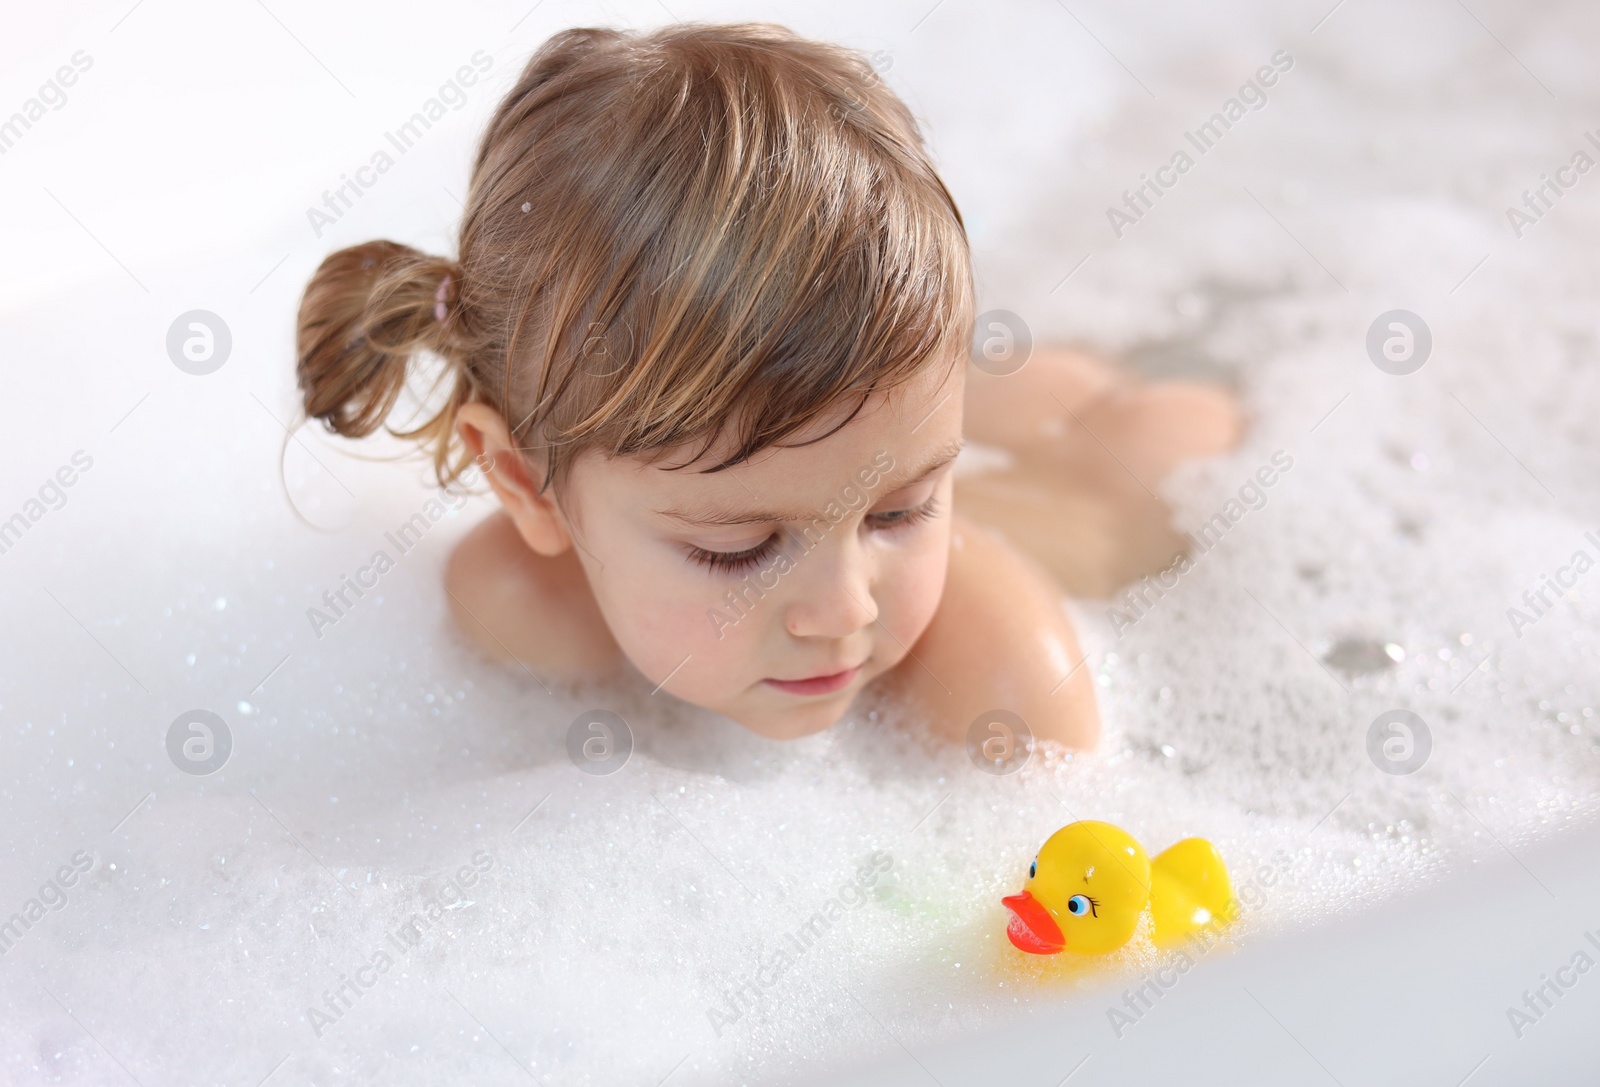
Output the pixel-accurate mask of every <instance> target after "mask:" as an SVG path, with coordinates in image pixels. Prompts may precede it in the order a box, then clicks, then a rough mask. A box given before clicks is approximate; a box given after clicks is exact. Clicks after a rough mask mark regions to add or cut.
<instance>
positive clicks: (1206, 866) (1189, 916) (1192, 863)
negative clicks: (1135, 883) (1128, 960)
mask: <svg viewBox="0 0 1600 1087" xmlns="http://www.w3.org/2000/svg"><path fill="white" fill-rule="evenodd" d="M1237 910H1238V902H1237V900H1236V899H1235V898H1234V896H1233V883H1232V881H1231V880H1229V878H1228V866H1227V865H1225V864H1223V863H1222V854H1221V853H1218V852H1217V847H1216V846H1214V845H1212V844H1211V843H1210V842H1208V841H1206V840H1205V839H1204V838H1185V839H1184V840H1183V841H1181V842H1178V843H1177V844H1176V845H1174V846H1172V847H1171V848H1169V849H1166V850H1163V851H1162V852H1160V853H1158V854H1157V855H1156V856H1155V857H1153V858H1151V861H1150V919H1151V920H1152V921H1153V922H1154V923H1155V934H1154V938H1155V942H1156V944H1157V946H1160V947H1172V946H1175V945H1177V944H1180V943H1182V942H1183V941H1184V940H1185V939H1186V938H1187V937H1188V936H1189V935H1190V934H1192V933H1194V932H1196V931H1198V930H1199V929H1202V928H1206V927H1212V926H1220V925H1223V924H1226V923H1227V922H1229V921H1231V920H1233V917H1234V914H1235V913H1236V912H1237Z"/></svg>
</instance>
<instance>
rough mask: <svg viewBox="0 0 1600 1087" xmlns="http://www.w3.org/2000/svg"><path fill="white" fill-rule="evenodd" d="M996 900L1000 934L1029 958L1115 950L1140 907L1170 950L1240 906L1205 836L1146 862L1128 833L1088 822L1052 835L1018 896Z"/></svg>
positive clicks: (1156, 936)
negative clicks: (1006, 913)
mask: <svg viewBox="0 0 1600 1087" xmlns="http://www.w3.org/2000/svg"><path fill="white" fill-rule="evenodd" d="M1000 901H1001V903H1002V904H1003V905H1004V906H1005V907H1006V908H1007V909H1008V910H1010V911H1011V923H1010V924H1009V925H1008V926H1007V927H1006V935H1007V936H1009V937H1010V938H1011V942H1012V943H1013V944H1015V945H1016V947H1017V948H1018V949H1019V950H1022V951H1026V952H1028V953H1029V954H1032V955H1054V954H1056V953H1057V952H1060V951H1073V952H1076V953H1078V954H1080V955H1103V954H1105V953H1106V952H1108V951H1115V950H1117V948H1119V947H1121V946H1122V945H1123V944H1125V943H1127V942H1128V940H1129V939H1131V938H1132V937H1133V934H1134V931H1135V929H1137V928H1138V926H1139V918H1140V916H1141V915H1142V914H1143V913H1144V910H1145V907H1146V906H1149V907H1150V919H1151V922H1152V929H1153V933H1152V936H1153V939H1154V940H1155V943H1156V946H1157V947H1174V946H1176V945H1178V944H1180V943H1182V942H1183V940H1184V938H1185V937H1187V936H1188V935H1189V934H1190V933H1192V932H1194V931H1196V930H1197V929H1200V928H1202V927H1204V926H1206V925H1209V924H1220V923H1226V922H1227V921H1230V920H1232V919H1233V916H1234V913H1235V911H1236V910H1237V909H1238V905H1237V903H1236V901H1235V899H1234V897H1233V885H1232V883H1231V882H1230V881H1229V879H1228V868H1227V866H1226V865H1224V864H1223V863H1222V855H1221V854H1219V853H1218V852H1217V847H1216V846H1214V845H1212V844H1211V843H1210V842H1208V841H1206V840H1205V839H1204V838H1185V839H1184V840H1183V841H1181V842H1179V843H1177V844H1176V845H1174V846H1172V847H1171V848H1169V849H1167V850H1165V851H1163V852H1161V853H1159V854H1157V855H1156V857H1155V859H1154V860H1151V859H1150V857H1149V855H1148V854H1146V853H1145V851H1144V847H1143V846H1141V845H1140V844H1139V843H1138V842H1136V841H1135V840H1134V839H1133V836H1132V835H1131V834H1129V833H1128V832H1127V831H1125V830H1123V829H1122V828H1121V827H1114V826H1112V825H1111V824H1110V823H1101V822H1098V821H1096V820H1092V819H1084V820H1080V821H1078V822H1076V823H1069V824H1067V825H1066V826H1064V827H1062V828H1061V829H1060V830H1058V831H1056V832H1055V833H1054V834H1052V835H1050V838H1049V840H1048V841H1046V842H1045V843H1044V845H1043V846H1041V847H1040V848H1039V853H1038V855H1037V856H1036V857H1034V859H1033V864H1032V866H1031V867H1029V869H1028V883H1027V886H1026V887H1025V888H1024V889H1023V891H1022V893H1021V894H1015V895H1011V896H1009V897H1007V898H1003V899H1001V900H1000Z"/></svg>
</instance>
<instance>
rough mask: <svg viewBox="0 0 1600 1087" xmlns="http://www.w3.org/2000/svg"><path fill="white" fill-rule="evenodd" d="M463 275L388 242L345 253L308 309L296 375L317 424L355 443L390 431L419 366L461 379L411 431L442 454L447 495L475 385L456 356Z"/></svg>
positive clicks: (321, 278)
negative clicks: (445, 368)
mask: <svg viewBox="0 0 1600 1087" xmlns="http://www.w3.org/2000/svg"><path fill="white" fill-rule="evenodd" d="M459 298H460V273H459V271H458V270H457V269H456V266H455V265H454V264H453V263H452V262H450V261H448V260H445V259H443V258H440V257H430V256H427V255H426V254H424V253H420V252H418V251H417V250H415V249H412V248H410V247H409V246H404V245H399V244H397V243H395V242H389V241H374V242H367V243H365V244H363V245H357V246H352V247H350V248H348V249H340V250H339V251H337V252H335V253H332V254H330V255H329V256H328V257H327V258H325V259H324V260H323V262H322V264H321V265H320V266H319V267H318V268H317V271H316V274H314V275H313V276H312V277H311V282H310V283H309V284H307V285H306V290H305V294H304V295H303V296H302V297H301V300H300V315H299V321H298V326H297V331H296V344H295V350H296V357H297V359H298V362H297V365H296V371H297V374H298V377H299V383H300V393H301V397H302V401H303V404H304V407H305V413H306V416H307V417H308V418H315V419H321V420H322V423H323V425H324V426H326V427H327V428H328V430H330V431H332V432H333V433H335V434H340V435H343V436H344V437H346V438H364V437H366V436H367V435H368V434H371V433H372V432H373V431H375V430H377V429H378V428H379V427H380V426H383V425H384V423H385V421H386V420H387V419H388V417H389V413H390V411H391V410H392V409H393V408H394V405H395V401H396V400H398V399H399V397H400V393H401V391H402V390H403V389H404V388H405V385H406V377H407V373H408V369H409V366H410V363H411V360H412V357H413V356H414V355H416V353H417V352H418V351H430V352H433V353H434V354H437V355H439V356H441V357H442V358H444V359H445V361H446V362H447V363H448V364H450V367H451V369H452V370H454V371H455V373H456V382H455V387H454V388H453V389H452V390H451V393H450V396H449V398H448V400H447V402H446V403H445V405H444V406H443V407H442V408H441V409H440V410H439V412H438V413H437V414H435V415H434V416H433V417H431V418H429V419H427V420H425V421H424V422H422V423H421V424H419V425H418V426H416V427H414V428H412V429H410V430H403V431H397V430H393V429H391V430H390V433H392V434H394V435H395V436H396V437H399V438H416V439H420V440H422V441H423V442H425V443H426V444H428V445H430V446H431V447H432V450H433V462H434V470H435V474H436V475H437V476H438V479H439V482H440V484H441V485H443V484H444V483H447V482H448V481H449V480H450V479H453V478H454V477H455V476H456V475H457V474H459V471H460V467H461V466H460V465H454V466H452V465H451V463H450V460H451V456H450V454H451V449H452V448H453V446H454V444H455V443H454V440H453V439H454V430H455V416H456V412H457V410H458V409H459V408H460V407H461V405H462V404H463V403H465V402H466V400H467V399H468V396H469V393H470V391H471V381H470V379H469V378H468V376H467V374H466V370H465V367H463V366H461V365H459V363H458V360H457V359H456V358H455V357H454V356H455V354H456V352H454V351H452V342H453V340H454V332H455V330H456V326H457V325H458V323H459V321H460V317H461V314H460V312H459V305H458V302H459Z"/></svg>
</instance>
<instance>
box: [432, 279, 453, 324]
mask: <svg viewBox="0 0 1600 1087" xmlns="http://www.w3.org/2000/svg"><path fill="white" fill-rule="evenodd" d="M449 289H450V277H449V276H448V275H447V276H445V277H444V278H443V279H441V280H440V281H439V289H438V290H436V291H434V292H433V319H434V320H435V321H443V320H444V319H445V314H446V310H445V304H444V296H445V292H446V291H448V290H449Z"/></svg>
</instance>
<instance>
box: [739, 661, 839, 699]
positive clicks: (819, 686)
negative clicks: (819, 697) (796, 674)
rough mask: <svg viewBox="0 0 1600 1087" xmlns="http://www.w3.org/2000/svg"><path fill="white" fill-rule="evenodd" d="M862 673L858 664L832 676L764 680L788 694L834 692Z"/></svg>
mask: <svg viewBox="0 0 1600 1087" xmlns="http://www.w3.org/2000/svg"><path fill="white" fill-rule="evenodd" d="M860 673H861V665H859V664H858V665H856V666H855V667H854V668H846V669H845V670H844V671H843V672H835V673H833V675H831V676H812V677H811V678H810V679H766V680H762V682H763V683H766V684H769V685H771V686H773V687H776V688H777V689H778V690H780V691H784V692H786V693H788V694H797V695H810V694H832V693H833V692H834V691H841V690H843V689H844V688H846V687H848V686H850V684H851V682H852V681H853V680H854V679H855V678H856V676H858V675H860Z"/></svg>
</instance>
